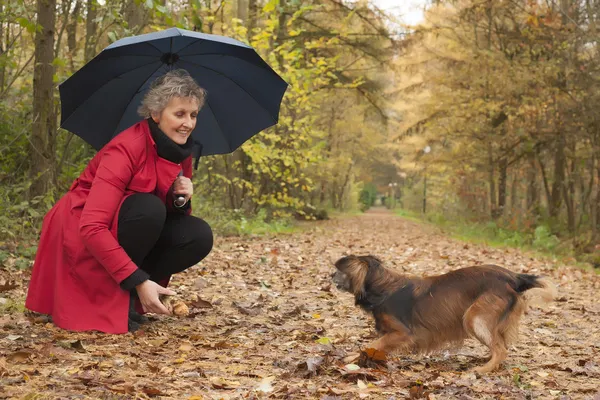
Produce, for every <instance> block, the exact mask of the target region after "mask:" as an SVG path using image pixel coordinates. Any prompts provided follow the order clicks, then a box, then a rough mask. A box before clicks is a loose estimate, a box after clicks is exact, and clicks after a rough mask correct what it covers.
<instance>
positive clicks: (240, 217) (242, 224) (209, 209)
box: [192, 198, 294, 236]
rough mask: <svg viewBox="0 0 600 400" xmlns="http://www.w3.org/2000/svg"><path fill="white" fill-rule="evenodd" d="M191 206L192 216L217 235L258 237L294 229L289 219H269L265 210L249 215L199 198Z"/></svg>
mask: <svg viewBox="0 0 600 400" xmlns="http://www.w3.org/2000/svg"><path fill="white" fill-rule="evenodd" d="M192 206H193V208H192V209H193V214H194V215H196V216H198V217H200V218H202V219H204V220H206V222H208V224H209V225H210V226H211V228H212V230H213V232H215V234H217V235H223V236H236V235H260V234H269V233H284V232H291V231H292V230H293V229H294V225H293V223H292V221H291V219H290V218H273V217H269V215H268V213H267V210H266V209H265V208H261V209H259V210H258V212H256V213H255V214H253V215H251V214H249V213H244V212H242V210H239V209H234V210H232V209H228V208H225V207H223V206H221V205H219V204H215V203H210V202H208V201H206V199H200V198H196V199H194V200H193V204H192Z"/></svg>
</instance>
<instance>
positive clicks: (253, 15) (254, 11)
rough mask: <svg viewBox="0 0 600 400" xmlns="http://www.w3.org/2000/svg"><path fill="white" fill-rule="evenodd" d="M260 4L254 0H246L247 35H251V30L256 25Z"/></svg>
mask: <svg viewBox="0 0 600 400" xmlns="http://www.w3.org/2000/svg"><path fill="white" fill-rule="evenodd" d="M259 11H260V6H259V5H258V4H257V1H256V0H248V25H247V26H248V37H251V35H252V31H253V30H254V28H256V27H257V26H258V14H259Z"/></svg>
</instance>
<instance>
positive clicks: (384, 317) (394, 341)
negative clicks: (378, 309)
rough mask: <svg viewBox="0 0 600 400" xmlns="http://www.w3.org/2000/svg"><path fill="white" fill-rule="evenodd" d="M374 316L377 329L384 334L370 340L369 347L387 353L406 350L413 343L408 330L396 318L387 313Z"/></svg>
mask: <svg viewBox="0 0 600 400" xmlns="http://www.w3.org/2000/svg"><path fill="white" fill-rule="evenodd" d="M375 318H376V320H377V322H376V326H377V329H378V330H380V331H383V332H384V334H383V335H382V336H381V337H380V338H379V339H377V340H376V341H374V342H372V343H371V344H370V345H369V347H370V348H373V349H376V350H379V351H384V352H386V353H387V352H390V351H393V350H408V349H410V348H411V347H412V346H413V345H414V342H413V340H412V337H411V336H412V335H411V333H410V331H409V330H408V328H407V327H406V326H405V325H404V324H402V323H401V322H400V321H398V320H397V319H396V318H394V317H393V316H391V315H389V314H379V315H376V317H375Z"/></svg>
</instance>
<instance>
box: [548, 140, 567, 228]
mask: <svg viewBox="0 0 600 400" xmlns="http://www.w3.org/2000/svg"><path fill="white" fill-rule="evenodd" d="M564 183H565V137H564V135H563V134H562V133H559V134H558V140H557V141H556V149H555V153H554V181H553V182H552V192H551V194H550V204H549V208H550V216H551V217H554V218H556V217H557V216H558V214H559V213H560V207H561V205H562V201H561V200H562V188H563V185H564Z"/></svg>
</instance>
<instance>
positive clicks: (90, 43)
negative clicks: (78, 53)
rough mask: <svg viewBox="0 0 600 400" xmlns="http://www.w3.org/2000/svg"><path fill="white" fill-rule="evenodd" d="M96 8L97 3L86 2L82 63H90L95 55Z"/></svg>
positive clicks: (92, 1)
mask: <svg viewBox="0 0 600 400" xmlns="http://www.w3.org/2000/svg"><path fill="white" fill-rule="evenodd" d="M97 7H98V3H96V0H87V10H86V11H87V16H86V19H85V49H84V62H88V61H90V60H91V59H92V58H94V56H95V55H96V31H97V30H98V24H97V23H96V21H95V20H96V16H97V15H98V10H97Z"/></svg>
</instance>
